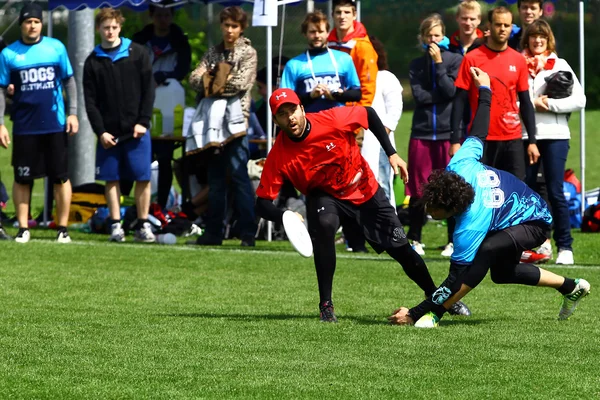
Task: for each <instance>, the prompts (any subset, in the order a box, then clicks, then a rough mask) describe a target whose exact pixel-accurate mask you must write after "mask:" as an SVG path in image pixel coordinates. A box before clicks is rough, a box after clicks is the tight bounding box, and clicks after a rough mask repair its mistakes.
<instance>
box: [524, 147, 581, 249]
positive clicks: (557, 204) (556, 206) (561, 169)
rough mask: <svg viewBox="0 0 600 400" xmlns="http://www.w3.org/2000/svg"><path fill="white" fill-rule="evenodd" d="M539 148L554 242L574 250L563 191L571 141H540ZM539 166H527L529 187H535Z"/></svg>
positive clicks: (563, 247) (559, 246)
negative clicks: (552, 224)
mask: <svg viewBox="0 0 600 400" xmlns="http://www.w3.org/2000/svg"><path fill="white" fill-rule="evenodd" d="M537 147H538V149H539V151H540V155H541V159H542V162H541V164H542V168H544V177H545V179H546V187H547V190H548V199H549V200H550V206H551V210H552V219H553V220H554V235H553V237H554V241H555V242H556V246H557V247H558V248H559V249H565V250H572V245H573V237H572V236H571V223H570V221H569V204H568V203H567V200H566V198H565V194H564V191H563V180H564V174H565V165H566V163H567V154H568V153H569V140H568V139H564V140H538V142H537ZM539 164H540V163H537V164H534V165H529V166H527V173H526V179H525V182H526V183H527V185H529V187H535V183H536V179H537V173H538V168H539Z"/></svg>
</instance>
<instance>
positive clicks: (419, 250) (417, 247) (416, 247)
mask: <svg viewBox="0 0 600 400" xmlns="http://www.w3.org/2000/svg"><path fill="white" fill-rule="evenodd" d="M411 246H412V248H413V250H414V251H415V252H416V253H417V254H418V255H420V256H424V255H425V250H424V247H425V246H424V245H423V244H422V243H419V242H417V241H416V240H413V242H412V245H411Z"/></svg>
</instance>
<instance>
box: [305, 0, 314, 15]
mask: <svg viewBox="0 0 600 400" xmlns="http://www.w3.org/2000/svg"><path fill="white" fill-rule="evenodd" d="M313 11H315V0H306V12H307V13H311V12H313Z"/></svg>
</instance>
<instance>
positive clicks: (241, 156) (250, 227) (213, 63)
mask: <svg viewBox="0 0 600 400" xmlns="http://www.w3.org/2000/svg"><path fill="white" fill-rule="evenodd" d="M220 20H221V32H222V34H223V42H221V43H220V44H219V45H217V46H214V47H211V48H210V49H209V50H208V51H207V52H206V53H205V54H204V56H203V57H202V60H201V61H200V64H199V65H198V67H197V68H196V69H195V70H194V72H192V75H191V76H190V85H191V86H192V87H193V88H194V89H195V90H197V91H199V92H200V91H201V92H203V94H204V96H206V97H205V98H204V99H202V101H201V102H200V105H199V107H201V108H204V109H206V110H207V112H206V115H210V117H211V118H221V120H223V122H224V123H223V125H224V126H225V125H227V126H228V127H229V126H232V125H240V119H241V124H243V126H242V129H241V131H240V132H239V133H236V134H231V135H229V136H227V137H225V138H223V137H222V136H219V140H220V141H218V142H214V143H217V146H218V149H219V150H220V154H218V155H217V156H216V157H215V159H214V160H212V161H211V162H210V163H209V165H208V171H207V174H208V187H209V193H208V212H207V218H206V231H205V233H204V235H202V236H200V237H199V238H198V240H197V241H196V242H195V244H198V245H221V244H222V242H223V234H224V225H223V221H224V220H225V213H226V211H227V177H228V176H229V177H230V180H231V184H232V190H233V192H234V199H233V201H234V208H235V211H236V214H237V216H238V221H237V222H238V224H237V225H238V228H239V232H240V238H241V240H242V242H241V245H242V246H251V247H253V246H254V244H255V242H254V236H255V234H256V229H257V224H256V221H255V213H254V206H253V205H254V191H253V188H252V183H251V182H250V178H249V176H248V167H247V164H248V138H247V136H246V131H245V126H246V123H247V122H244V120H246V121H247V120H248V117H249V115H250V101H251V99H250V89H252V85H254V79H255V78H256V63H257V57H256V50H254V48H253V47H252V45H251V42H250V40H249V39H247V38H246V37H244V30H245V29H246V28H247V27H248V16H247V15H246V13H245V12H244V10H242V9H241V8H240V7H237V6H235V7H227V8H225V9H223V11H221V14H220ZM219 81H220V82H224V84H223V86H221V87H220V88H217V86H216V85H215V83H218V82H219ZM206 82H208V83H206ZM205 83H206V84H205ZM205 86H206V87H207V88H208V91H207V90H205ZM211 91H212V92H211ZM219 99H224V100H225V103H226V107H227V108H226V112H225V115H223V114H222V112H221V114H220V115H213V114H214V113H215V110H211V107H212V105H214V104H217V103H218V104H221V102H219ZM215 109H216V107H215ZM238 110H240V111H241V113H243V115H241V113H240V112H238ZM227 118H228V119H227ZM228 129H229V128H227V129H223V130H222V131H225V130H228ZM205 133H208V132H205ZM221 133H222V134H224V135H226V134H227V133H225V132H221ZM208 137H209V136H208V135H205V136H204V139H203V140H207V142H208V141H209V140H208ZM221 139H222V140H221ZM211 141H212V140H211ZM228 174H229V175H228Z"/></svg>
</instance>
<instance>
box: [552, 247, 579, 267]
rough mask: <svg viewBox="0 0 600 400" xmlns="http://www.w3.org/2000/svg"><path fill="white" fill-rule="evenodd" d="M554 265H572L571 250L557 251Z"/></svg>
mask: <svg viewBox="0 0 600 400" xmlns="http://www.w3.org/2000/svg"><path fill="white" fill-rule="evenodd" d="M556 263H557V264H562V265H573V264H574V263H575V261H574V260H573V252H572V251H571V250H558V256H557V257H556Z"/></svg>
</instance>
